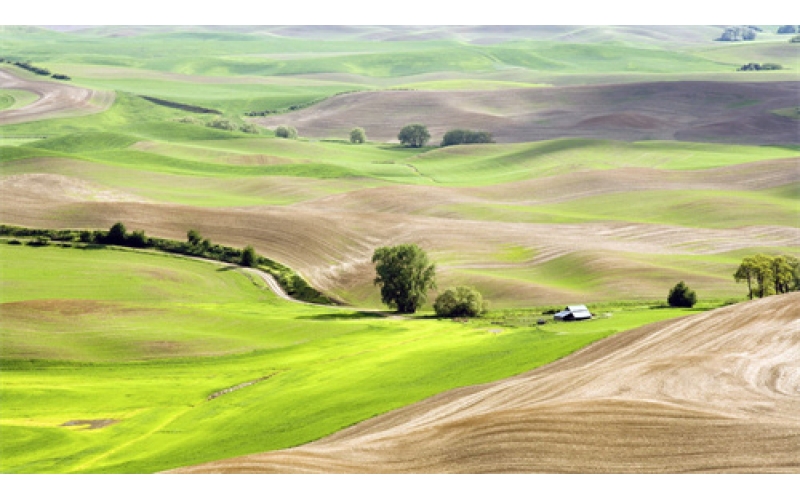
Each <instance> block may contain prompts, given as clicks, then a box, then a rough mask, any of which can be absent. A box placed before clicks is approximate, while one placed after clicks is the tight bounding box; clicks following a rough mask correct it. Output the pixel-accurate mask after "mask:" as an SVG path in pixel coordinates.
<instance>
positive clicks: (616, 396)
mask: <svg viewBox="0 0 800 500" xmlns="http://www.w3.org/2000/svg"><path fill="white" fill-rule="evenodd" d="M798 326H800V302H798V300H797V294H789V295H785V296H780V297H771V298H767V299H763V300H758V301H753V302H748V303H745V304H740V305H736V306H730V307H727V308H723V309H718V310H715V311H711V312H707V313H703V314H699V315H696V316H692V317H689V318H681V319H676V320H671V321H669V322H664V323H657V324H653V325H648V326H645V327H641V328H639V329H636V330H633V331H629V332H626V333H623V334H620V335H617V336H615V337H612V338H608V339H605V340H601V341H598V342H596V343H595V344H593V345H591V346H590V347H587V348H585V349H583V350H582V351H580V352H578V353H576V354H574V355H572V356H569V357H567V358H564V359H562V360H560V361H557V362H555V363H552V364H550V365H548V366H546V367H542V368H540V369H537V370H534V371H532V372H529V373H526V374H523V375H520V376H518V377H513V378H511V379H507V380H503V381H500V382H495V383H491V384H486V385H483V386H476V387H467V388H463V389H456V390H453V391H450V392H447V393H444V394H440V395H438V396H435V397H433V398H430V399H428V400H425V401H423V402H421V403H418V404H415V405H412V406H409V407H406V408H403V409H401V410H397V411H394V412H391V413H389V414H386V415H382V416H380V417H377V418H374V419H372V420H368V421H366V422H363V423H361V424H359V425H356V426H354V427H352V428H350V429H347V430H344V431H342V432H339V433H337V434H334V435H332V436H330V437H328V438H325V439H322V440H320V441H318V442H316V443H311V444H308V445H305V446H301V447H299V448H295V449H291V450H284V451H279V452H273V453H266V454H259V455H250V456H246V457H241V458H237V459H230V460H223V461H219V462H213V463H209V464H205V465H198V466H194V467H186V468H184V469H179V470H177V471H175V472H183V473H265V472H272V473H311V472H321V473H397V472H403V473H509V472H511V473H531V472H545V473H634V472H646V473H662V474H664V473H678V472H729V473H774V472H786V473H798V472H800V361H798V360H800V329H798Z"/></svg>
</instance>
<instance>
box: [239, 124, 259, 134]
mask: <svg viewBox="0 0 800 500" xmlns="http://www.w3.org/2000/svg"><path fill="white" fill-rule="evenodd" d="M240 130H241V131H242V132H244V133H245V134H260V133H261V130H259V128H258V127H256V126H255V125H254V124H252V123H245V124H244V125H242V128H241V129H240Z"/></svg>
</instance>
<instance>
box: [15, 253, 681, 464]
mask: <svg viewBox="0 0 800 500" xmlns="http://www.w3.org/2000/svg"><path fill="white" fill-rule="evenodd" d="M0 258H2V260H0V262H2V263H3V267H2V274H0V276H1V277H2V302H3V304H2V306H0V307H2V310H3V315H2V318H3V321H2V330H1V331H0V335H1V336H2V337H0V338H2V344H1V345H2V363H3V371H2V379H0V380H2V383H1V384H0V392H1V393H2V400H3V405H2V407H0V424H1V425H2V426H1V427H0V429H2V435H3V439H2V441H0V447H1V448H2V449H1V450H0V451H1V453H0V456H1V457H2V465H1V466H0V467H2V471H3V472H6V473H30V472H50V473H53V472H154V471H157V470H163V469H167V468H172V467H177V466H180V465H187V464H194V463H200V462H204V461H208V460H214V459H220V458H225V457H231V456H238V455H243V454H248V453H255V452H260V451H266V450H271V449H279V448H285V447H290V446H295V445H298V444H301V443H304V442H308V441H310V440H314V439H317V438H319V437H322V436H325V435H328V434H330V433H332V432H334V431H336V430H338V429H341V428H343V427H346V426H349V425H352V424H353V423H355V422H358V421H360V420H363V419H365V418H369V417H371V416H373V415H377V414H380V413H383V412H386V411H388V410H390V409H393V408H397V407H400V406H404V405H407V404H410V403H412V402H414V401H418V400H420V399H422V398H425V397H428V396H430V395H433V394H436V393H439V392H442V391H445V390H447V389H450V388H454V387H458V386H463V385H469V384H476V383H482V382H488V381H491V380H497V379H500V378H503V377H508V376H511V375H514V374H516V373H520V372H523V371H526V370H529V369H532V368H534V367H536V366H540V365H542V364H544V363H547V362H550V361H553V360H555V359H557V358H559V357H562V356H564V355H566V354H567V353H569V352H571V351H573V350H575V349H578V348H580V347H581V346H584V345H586V344H587V343H590V342H592V341H595V340H597V339H600V338H602V337H605V336H608V335H611V334H613V333H615V332H618V331H620V330H623V329H628V328H632V327H635V326H639V325H641V324H644V323H648V322H651V321H654V320H659V319H667V318H670V317H675V316H680V315H683V314H687V313H689V312H690V311H685V310H672V309H667V310H636V309H635V310H631V311H621V312H619V313H615V314H614V316H613V317H612V318H609V319H604V320H598V321H595V322H591V323H584V324H575V325H568V324H563V325H557V326H548V327H545V328H541V329H537V328H528V327H522V328H514V327H504V328H503V331H502V332H501V333H499V334H497V333H493V332H490V331H489V330H490V329H491V328H490V326H491V325H490V324H488V323H487V322H481V321H478V322H472V323H468V324H463V325H462V324H457V323H453V322H451V321H437V320H424V319H417V320H411V321H397V320H384V319H374V318H370V317H369V316H367V315H362V314H358V313H354V312H348V311H338V310H332V309H326V308H320V307H312V306H303V305H297V304H292V303H288V302H284V301H280V300H278V299H276V298H275V297H274V296H272V295H271V294H270V293H268V292H265V291H263V290H262V289H260V288H258V287H256V286H254V285H253V284H252V283H251V282H250V280H248V279H247V278H246V277H245V276H244V275H242V274H240V273H239V272H238V271H233V270H225V268H224V267H223V266H219V265H214V264H206V263H198V262H194V261H188V260H185V259H181V258H177V257H171V256H162V255H145V254H140V253H135V252H129V251H112V250H79V249H62V248H54V247H47V248H38V249H31V248H28V247H12V246H9V245H5V244H4V245H2V246H0ZM10 262H14V266H10V265H8V263H10ZM265 376H271V378H269V379H268V380H265V381H262V382H259V383H257V384H255V385H252V386H250V387H247V388H243V389H240V390H238V391H235V392H232V393H229V394H227V395H224V396H221V397H219V398H217V399H214V400H211V401H207V400H206V398H207V396H208V395H210V394H212V393H214V392H216V391H219V390H222V389H225V388H227V387H232V386H234V385H237V384H240V383H242V382H245V381H251V380H255V379H258V378H261V377H265ZM108 418H112V419H117V420H119V421H120V422H119V423H117V424H115V425H112V426H109V427H106V428H103V429H97V430H87V429H84V428H80V427H64V426H62V424H63V423H65V422H68V421H71V420H89V419H108Z"/></svg>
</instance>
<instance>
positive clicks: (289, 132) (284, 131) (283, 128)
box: [275, 125, 297, 139]
mask: <svg viewBox="0 0 800 500" xmlns="http://www.w3.org/2000/svg"><path fill="white" fill-rule="evenodd" d="M275 137H281V138H283V139H297V129H296V128H294V127H292V126H290V125H278V128H276V129H275Z"/></svg>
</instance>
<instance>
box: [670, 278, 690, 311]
mask: <svg viewBox="0 0 800 500" xmlns="http://www.w3.org/2000/svg"><path fill="white" fill-rule="evenodd" d="M667 303H668V304H669V305H670V307H694V305H695V304H696V303H697V294H696V293H695V292H694V290H692V289H691V288H689V287H688V286H686V283H684V282H683V281H681V282H679V283H678V284H677V285H675V286H674V287H672V289H670V291H669V295H667Z"/></svg>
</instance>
